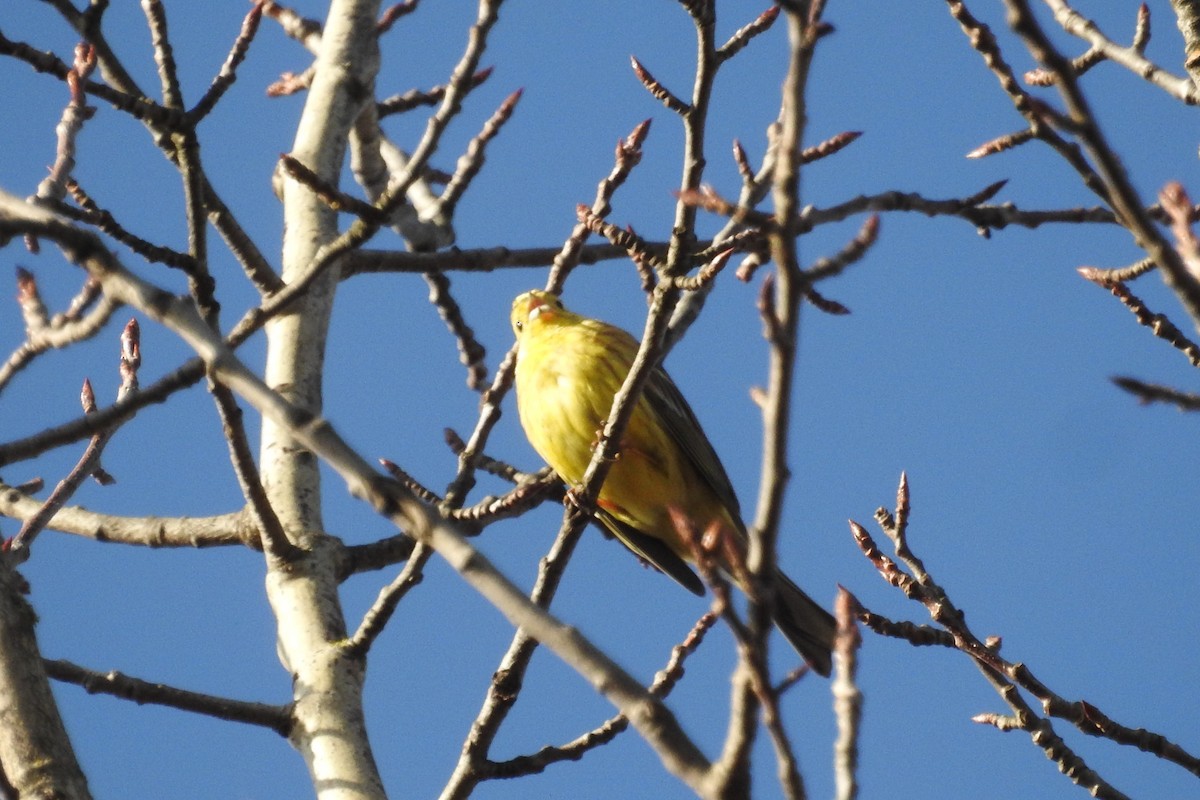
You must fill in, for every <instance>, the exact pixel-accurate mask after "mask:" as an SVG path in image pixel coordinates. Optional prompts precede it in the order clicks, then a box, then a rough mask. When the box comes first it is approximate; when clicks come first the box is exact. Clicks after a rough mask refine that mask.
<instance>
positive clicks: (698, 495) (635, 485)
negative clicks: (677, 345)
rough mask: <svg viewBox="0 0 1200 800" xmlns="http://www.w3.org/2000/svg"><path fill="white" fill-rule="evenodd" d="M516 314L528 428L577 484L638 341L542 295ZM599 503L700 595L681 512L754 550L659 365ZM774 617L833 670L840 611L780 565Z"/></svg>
mask: <svg viewBox="0 0 1200 800" xmlns="http://www.w3.org/2000/svg"><path fill="white" fill-rule="evenodd" d="M511 320H512V326H513V332H514V333H515V334H516V337H517V372H516V389H517V410H518V412H519V414H520V417H521V426H522V427H523V428H524V429H525V435H526V436H527V437H528V438H529V442H530V444H532V445H533V448H534V449H535V450H537V452H538V454H539V455H541V457H542V458H544V459H545V460H546V462H547V463H548V464H549V465H550V466H551V467H553V468H554V470H555V472H557V473H558V474H559V476H560V477H561V478H562V479H563V480H564V481H565V482H566V483H567V484H568V486H575V485H578V484H579V483H580V482H581V481H582V479H583V473H584V471H585V470H586V469H587V466H588V463H589V462H590V461H591V458H592V448H593V446H594V444H595V442H596V440H597V438H598V436H599V433H600V431H601V430H603V428H604V424H605V421H606V420H607V419H608V414H609V411H610V410H611V409H612V402H613V396H614V395H615V394H616V393H617V391H618V390H619V389H620V388H621V384H622V383H624V381H625V378H626V376H627V375H628V374H629V370H630V368H631V367H632V365H633V360H634V357H635V356H636V355H637V350H638V342H637V340H636V339H634V338H633V337H632V336H630V335H629V334H628V333H626V332H625V331H623V330H621V329H620V328H617V327H614V326H612V325H609V324H607V323H604V322H601V321H599V320H595V319H589V318H587V317H582V316H580V315H578V314H575V313H573V312H571V311H568V310H567V309H566V308H564V307H563V304H562V302H561V301H560V300H559V299H558V297H557V296H555V295H553V294H550V293H549V292H544V291H537V290H535V291H531V292H526V293H524V294H522V295H520V296H519V297H517V299H516V300H514V301H513V306H512V317H511ZM596 505H597V513H596V516H597V517H598V519H599V521H600V522H601V523H602V524H603V525H604V527H606V528H607V529H608V530H609V531H611V532H612V533H613V535H615V536H616V537H617V539H619V540H620V541H621V542H622V543H623V544H624V545H625V546H626V547H628V548H629V549H630V550H632V551H633V552H634V553H636V554H637V555H638V556H639V557H640V558H642V559H643V560H644V561H646V562H648V563H650V564H652V565H653V566H655V567H657V568H658V569H659V570H660V571H662V572H664V573H666V574H667V575H669V576H670V577H672V578H674V579H675V580H676V581H678V582H679V583H680V584H682V585H683V586H684V587H685V588H687V589H688V590H690V591H691V592H693V593H695V594H698V595H703V594H704V584H703V583H702V582H701V580H700V579H699V578H698V577H697V576H696V573H694V572H693V571H692V570H691V568H690V567H688V565H687V563H686V562H688V561H692V560H693V556H692V552H691V548H689V547H688V545H687V543H686V542H685V541H684V539H683V537H682V536H681V535H680V533H679V530H678V527H677V524H676V519H673V518H672V515H674V516H675V517H676V518H677V519H678V521H681V522H684V523H685V524H687V525H688V526H690V528H691V530H693V531H696V532H698V533H703V532H705V531H708V530H710V529H711V528H713V527H714V526H715V527H716V529H717V530H719V531H720V532H721V533H722V534H723V535H724V536H723V538H725V539H726V540H728V541H730V542H733V543H734V546H735V547H737V548H738V549H739V551H740V552H741V555H744V553H745V548H746V527H745V525H744V523H743V522H742V518H741V512H740V511H739V509H738V501H737V497H736V496H735V495H734V492H733V486H732V485H731V484H730V482H729V477H728V476H727V475H726V474H725V469H724V467H722V466H721V462H720V460H719V459H718V458H717V454H716V452H715V451H714V450H713V447H712V445H711V444H710V443H709V441H708V439H707V438H706V437H705V435H704V431H702V430H701V429H700V423H699V421H697V419H696V415H695V414H694V413H692V409H691V408H690V407H689V406H688V404H687V401H686V400H684V399H683V395H682V394H681V393H680V392H679V389H678V388H677V387H676V386H675V383H674V382H673V381H672V380H671V378H670V376H668V375H667V373H666V372H665V371H664V370H663V369H661V368H656V369H655V370H654V372H653V373H652V374H651V375H650V378H649V380H648V381H647V383H646V386H645V389H644V391H643V392H642V395H641V397H640V398H639V399H638V401H637V404H636V405H635V406H634V409H633V416H632V417H631V418H630V420H629V425H628V426H627V427H626V429H625V434H624V436H623V437H622V439H621V446H620V449H619V453H618V455H617V458H616V460H615V461H614V462H613V464H612V468H611V469H610V471H609V473H608V476H607V478H606V480H605V481H604V486H603V487H602V488H601V490H600V496H599V497H598V498H597V502H596ZM726 566H727V564H726ZM771 617H772V619H773V620H774V622H775V625H776V627H778V628H779V630H780V631H781V632H782V633H783V635H784V636H785V637H786V638H787V640H788V641H789V642H791V644H792V646H793V647H795V648H796V650H797V651H798V652H799V653H800V655H801V656H803V657H804V659H805V660H806V661H808V663H809V664H810V665H811V666H812V668H813V669H815V670H816V671H817V672H819V673H821V674H822V675H828V674H829V670H830V650H831V648H832V646H833V638H834V632H835V623H834V620H833V617H832V616H830V615H829V613H828V612H826V611H825V609H823V608H821V606H819V605H817V603H816V602H814V601H813V600H812V599H811V598H810V597H809V596H808V595H806V594H805V593H804V592H803V591H802V590H801V589H800V587H798V586H796V584H794V583H792V581H791V580H790V579H789V578H788V577H787V576H786V575H784V574H783V573H782V572H779V573H777V574H776V583H775V602H774V605H773V607H772V609H771Z"/></svg>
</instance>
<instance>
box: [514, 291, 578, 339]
mask: <svg viewBox="0 0 1200 800" xmlns="http://www.w3.org/2000/svg"><path fill="white" fill-rule="evenodd" d="M570 313H571V312H569V311H567V310H566V309H565V308H563V304H562V301H561V300H559V299H558V295H556V294H551V293H550V292H545V291H542V290H541V289H534V290H533V291H529V292H525V293H524V294H522V295H518V296H517V299H516V300H513V305H512V314H511V315H510V318H509V319H510V321H511V322H512V327H513V333H514V334H516V337H517V339H520V338H521V334H522V333H523V332H524V331H525V330H526V329H527V328H528V327H529V326H530V325H531V324H535V323H537V322H549V321H552V320H554V319H556V318H560V317H563V316H565V315H568V314H570Z"/></svg>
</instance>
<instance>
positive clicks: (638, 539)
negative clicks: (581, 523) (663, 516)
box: [596, 508, 704, 597]
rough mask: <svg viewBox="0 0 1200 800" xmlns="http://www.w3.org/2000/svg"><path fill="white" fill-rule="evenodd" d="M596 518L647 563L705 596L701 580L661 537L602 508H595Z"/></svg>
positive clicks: (691, 590) (694, 592) (696, 593)
mask: <svg viewBox="0 0 1200 800" xmlns="http://www.w3.org/2000/svg"><path fill="white" fill-rule="evenodd" d="M596 519H598V520H600V522H601V523H603V524H604V527H606V528H608V529H609V530H610V531H612V534H613V535H614V536H616V537H617V539H619V540H620V541H621V544H623V545H625V546H626V547H628V548H629V549H630V550H632V551H633V552H634V554H636V555H637V557H638V558H640V559H642V560H643V561H645V562H646V563H648V564H650V566H652V567H654V568H655V569H657V570H658V571H659V572H661V573H663V574H664V575H667V576H668V577H670V578H672V579H673V580H674V581H675V582H676V583H678V584H679V585H680V586H682V587H683V588H685V589H687V590H688V591H689V592H691V593H692V594H695V595H700V596H701V597H703V596H704V583H703V582H702V581H701V580H700V578H699V577H697V575H696V573H694V572H692V569H691V567H689V566H688V565H687V563H686V562H685V561H684V560H683V559H682V558H680V557H679V556H678V555H676V554H675V551H674V550H672V549H671V548H670V547H668V546H667V545H666V544H665V543H664V542H663V541H662V540H661V539H656V538H654V537H653V536H649V535H647V534H644V533H642V532H641V531H639V530H638V529H636V528H634V527H632V526H630V525H628V524H626V523H624V522H621V520H619V519H617V518H616V517H614V516H613V515H612V514H610V513H608V512H607V511H605V510H604V509H602V508H597V509H596Z"/></svg>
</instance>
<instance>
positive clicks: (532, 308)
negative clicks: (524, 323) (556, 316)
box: [528, 297, 554, 320]
mask: <svg viewBox="0 0 1200 800" xmlns="http://www.w3.org/2000/svg"><path fill="white" fill-rule="evenodd" d="M553 310H554V309H553V307H552V306H550V305H549V304H548V303H547V302H546V301H545V300H542V299H541V298H540V297H533V298H530V300H529V315H528V317H529V319H531V320H535V319H537V318H538V317H540V316H541V315H542V314H548V313H550V312H551V311H553Z"/></svg>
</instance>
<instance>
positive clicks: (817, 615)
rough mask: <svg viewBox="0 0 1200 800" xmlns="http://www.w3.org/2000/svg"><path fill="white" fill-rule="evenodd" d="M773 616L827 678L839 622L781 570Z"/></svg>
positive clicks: (776, 579)
mask: <svg viewBox="0 0 1200 800" xmlns="http://www.w3.org/2000/svg"><path fill="white" fill-rule="evenodd" d="M771 619H773V620H774V622H775V627H777V628H779V632H780V633H782V634H783V635H784V638H786V639H787V640H788V642H790V643H791V645H792V647H794V648H796V652H797V653H799V654H800V655H801V656H803V658H804V660H805V661H807V662H808V664H809V666H811V667H812V668H813V669H815V670H816V671H817V672H819V673H821V674H822V675H824V676H826V677H828V676H829V672H830V670H831V669H832V668H833V657H832V650H833V640H834V637H835V635H836V634H837V622H836V621H835V620H834V618H833V615H832V614H830V613H829V612H828V611H826V610H825V609H823V608H821V606H819V605H817V602H816V601H815V600H813V599H812V598H811V597H809V596H808V595H806V594H805V593H804V590H803V589H801V588H800V587H799V586H797V585H796V584H794V583H792V580H791V578H789V577H788V576H787V575H784V574H783V573H782V572H776V573H775V608H774V609H773V610H772V613H771Z"/></svg>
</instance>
